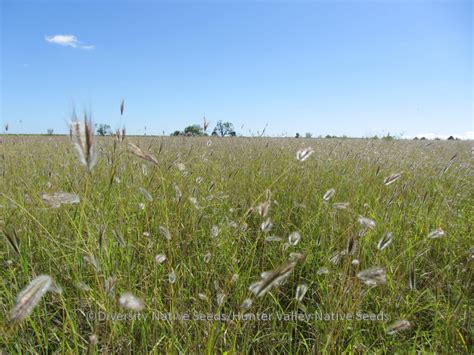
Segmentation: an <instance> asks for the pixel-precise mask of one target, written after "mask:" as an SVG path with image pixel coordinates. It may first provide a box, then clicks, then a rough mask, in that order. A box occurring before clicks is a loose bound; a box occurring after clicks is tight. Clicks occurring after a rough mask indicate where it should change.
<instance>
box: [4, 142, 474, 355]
mask: <svg viewBox="0 0 474 355" xmlns="http://www.w3.org/2000/svg"><path fill="white" fill-rule="evenodd" d="M127 142H130V143H133V144H134V145H135V148H136V147H139V149H140V152H141V153H143V154H144V156H149V157H153V158H154V159H155V158H156V162H155V161H153V159H151V158H150V159H147V160H146V159H145V158H144V159H140V156H139V155H138V156H137V155H134V154H133V153H132V152H130V150H129V148H128V146H127ZM95 144H96V151H97V153H98V160H97V164H96V165H95V167H94V168H93V169H91V171H90V172H89V171H88V170H87V169H84V167H83V166H81V164H80V162H79V161H78V159H77V156H76V152H75V151H74V147H73V145H72V143H71V142H70V141H69V139H67V138H47V137H28V138H22V137H14V136H6V137H4V138H3V144H2V145H1V146H0V149H1V157H0V158H1V161H0V205H1V207H0V220H1V222H0V223H1V231H2V234H4V238H3V239H4V240H3V241H2V243H3V244H2V247H1V248H0V261H1V263H2V268H1V269H0V273H1V284H0V299H1V301H0V317H1V318H0V322H1V329H0V344H1V345H0V351H4V352H6V353H19V352H55V351H57V352H61V353H64V352H66V353H70V352H87V351H90V352H96V351H105V352H127V351H135V352H144V351H150V352H185V353H188V352H194V353H205V352H207V353H215V352H226V351H228V352H244V351H255V352H257V353H262V352H265V353H266V352H273V351H280V352H309V351H313V352H342V351H349V352H357V353H360V352H365V351H370V352H390V353H392V352H397V351H398V352H411V351H432V352H439V353H447V352H455V353H462V352H466V353H467V352H469V351H470V350H472V341H473V339H472V318H471V317H472V316H471V314H472V313H471V312H472V306H473V304H472V303H473V300H472V280H473V279H474V278H473V261H474V259H473V251H472V246H473V245H474V240H473V235H474V233H473V229H472V226H473V222H474V213H473V208H472V197H473V196H474V189H473V173H474V170H473V165H472V153H471V150H472V148H473V144H472V142H457V141H454V142H438V141H436V142H429V143H427V142H423V141H418V142H414V141H378V140H336V139H334V140H318V139H264V138H261V139H247V138H229V139H218V138H182V137H177V138H136V137H127V138H126V140H125V141H124V142H123V143H121V142H119V141H117V140H114V139H112V138H103V139H97V140H96V142H95ZM135 148H133V149H134V150H135V154H137V150H136V149H135ZM305 148H312V150H314V152H313V153H312V154H310V156H307V153H305V154H303V153H301V152H310V151H311V150H306V151H301V149H305ZM298 151H300V153H299V155H298V158H299V159H297V156H296V153H297V152H298ZM147 154H148V155H147ZM456 154H457V156H456V157H455V158H454V160H451V158H452V157H453V156H454V155H456ZM395 174H401V176H400V177H399V176H398V175H395ZM387 182H389V183H387ZM331 189H334V191H335V192H333V191H332V190H331ZM330 190H331V192H329V191H330ZM57 192H67V193H71V194H77V195H78V196H79V197H80V201H79V203H75V204H60V206H56V208H53V207H51V205H48V204H47V203H45V201H44V200H43V199H42V194H49V195H53V194H54V193H57ZM328 192H329V194H328ZM329 199H330V201H329ZM266 203H268V206H267V205H265V204H266ZM335 203H348V207H347V208H346V209H337V208H333V204H335ZM361 218H365V219H367V220H371V221H373V222H374V225H372V224H371V225H370V228H369V227H366V226H364V224H363V223H362V222H360V220H361ZM267 219H269V221H271V223H272V227H271V229H270V230H267V228H264V230H262V224H263V223H266V220H267ZM367 223H368V222H367ZM437 229H441V230H442V231H443V232H444V235H442V236H439V237H438V238H429V237H428V235H429V233H430V232H433V231H435V230H437ZM292 233H299V235H300V236H301V238H300V239H298V241H296V239H297V238H296V236H298V235H297V234H292ZM290 235H292V237H291V238H290V239H288V238H289V236H290ZM274 237H280V238H274ZM12 241H13V243H12ZM295 241H296V242H295ZM389 241H390V242H389ZM15 243H17V245H15ZM381 246H383V247H381ZM289 258H290V261H289ZM289 263H290V264H291V266H292V267H291V268H290V269H291V270H289V272H288V273H287V274H286V273H285V275H284V276H285V277H284V278H279V277H276V278H277V279H278V282H275V283H272V285H271V287H270V288H269V289H268V290H267V291H268V292H265V294H263V295H261V297H256V296H255V295H254V293H252V292H251V291H250V290H249V287H250V286H251V285H252V284H255V283H258V282H265V281H268V282H269V281H270V280H269V277H271V276H273V277H274V276H275V272H278V270H280V271H281V270H285V272H286V271H288V270H287V269H285V267H284V266H285V265H286V266H288V265H290V264H289ZM293 264H294V265H293ZM371 268H382V269H383V271H384V272H385V275H383V276H385V278H386V279H385V280H384V281H385V282H375V285H374V284H373V283H372V284H371V283H370V277H378V278H377V280H378V281H380V280H381V279H382V276H381V274H380V270H379V269H377V270H376V271H378V272H379V274H378V276H374V275H371V274H369V275H368V274H367V273H365V274H362V276H363V277H365V278H366V279H363V278H362V279H361V277H358V275H359V276H360V273H361V272H363V271H367V270H369V271H370V270H371ZM326 269H327V270H326ZM321 270H324V271H321ZM374 270H375V269H372V271H374ZM326 271H327V272H326ZM264 272H265V273H264ZM272 272H273V274H272ZM262 273H264V274H262ZM42 274H46V275H49V276H51V277H52V278H53V279H54V281H55V283H56V284H57V285H58V286H60V287H61V288H62V290H63V292H62V293H60V294H58V293H51V292H49V293H46V294H45V295H44V296H43V297H42V299H41V300H40V301H39V303H38V304H37V306H36V307H35V308H34V310H33V311H32V313H31V315H30V316H29V317H27V318H26V319H24V320H23V321H21V322H12V321H11V320H10V319H9V314H10V312H11V310H12V309H13V308H14V306H15V303H16V299H17V295H18V294H19V293H20V291H21V290H22V289H24V287H25V286H27V285H28V284H29V283H30V282H31V281H32V280H33V279H34V278H35V277H37V276H38V275H42ZM261 274H262V275H261ZM280 276H281V275H280ZM367 277H369V282H366V281H367ZM261 285H262V284H260V286H261ZM253 290H254V291H255V287H254V288H253ZM257 291H258V290H257ZM259 295H260V294H259ZM292 312H297V313H299V314H301V315H303V316H304V315H310V314H315V313H317V314H320V315H323V316H324V315H326V317H329V316H330V317H331V319H326V320H315V319H310V320H308V319H305V318H304V317H301V318H299V319H294V318H290V315H292V314H295V313H292ZM168 313H172V316H171V318H172V319H170V316H169V315H166V314H168ZM186 314H188V315H189V317H190V319H189V320H187V319H183V318H185V317H186ZM220 314H226V315H234V319H230V320H224V321H222V320H213V319H212V318H213V317H216V315H220ZM244 314H247V316H248V318H249V319H246V320H245V319H243V318H242V317H243V315H244ZM347 314H350V315H352V316H353V319H352V320H347V319H340V318H341V317H343V315H347ZM198 315H199V316H205V317H201V318H199V319H195V317H197V316H198ZM238 315H241V316H242V317H241V318H240V319H239V318H238V317H237V316H238ZM257 315H259V318H258V319H251V316H255V317H257ZM284 315H286V317H287V320H285V319H279V318H278V317H279V316H281V317H283V316H284ZM105 316H107V317H108V319H103V318H104V317H105ZM165 316H166V317H168V319H163V318H166V317H165ZM114 317H115V318H118V317H122V318H125V319H112V318H114ZM206 317H208V318H209V319H204V318H206ZM221 318H222V317H221ZM263 318H265V319H263ZM371 318H372V319H371Z"/></svg>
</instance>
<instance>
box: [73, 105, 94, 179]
mask: <svg viewBox="0 0 474 355" xmlns="http://www.w3.org/2000/svg"><path fill="white" fill-rule="evenodd" d="M92 127H93V126H92V121H91V120H90V119H89V118H88V117H87V115H84V122H83V123H82V122H80V121H79V120H78V119H77V116H76V114H75V113H73V120H72V121H71V123H70V135H71V139H72V141H73V143H74V147H75V148H76V151H77V154H78V156H79V161H80V162H81V163H82V164H83V165H84V166H85V167H86V168H87V170H89V171H91V170H92V168H93V167H94V165H95V164H96V162H97V153H96V149H95V143H94V130H93V128H92Z"/></svg>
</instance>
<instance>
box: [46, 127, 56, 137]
mask: <svg viewBox="0 0 474 355" xmlns="http://www.w3.org/2000/svg"><path fill="white" fill-rule="evenodd" d="M47 132H48V136H52V135H53V133H54V129H52V128H48V130H47Z"/></svg>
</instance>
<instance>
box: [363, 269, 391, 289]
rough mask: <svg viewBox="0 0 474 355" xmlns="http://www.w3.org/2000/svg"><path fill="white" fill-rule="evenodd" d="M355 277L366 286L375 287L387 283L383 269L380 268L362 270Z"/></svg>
mask: <svg viewBox="0 0 474 355" xmlns="http://www.w3.org/2000/svg"><path fill="white" fill-rule="evenodd" d="M357 277H358V278H359V279H360V280H361V281H362V282H363V283H364V284H366V285H368V286H377V285H381V284H384V283H385V282H387V275H386V273H385V269H384V268H383V267H380V266H374V267H371V268H369V269H366V270H363V271H361V272H359V273H358V274H357Z"/></svg>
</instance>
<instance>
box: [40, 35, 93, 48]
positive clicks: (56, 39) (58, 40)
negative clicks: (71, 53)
mask: <svg viewBox="0 0 474 355" xmlns="http://www.w3.org/2000/svg"><path fill="white" fill-rule="evenodd" d="M45 40H46V42H49V43H53V44H58V45H60V46H64V47H72V48H80V49H86V50H91V49H94V48H95V47H94V46H92V45H83V44H82V42H81V41H79V40H78V39H77V37H76V36H74V35H54V36H46V37H45Z"/></svg>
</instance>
